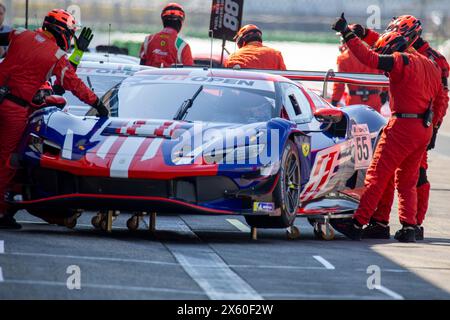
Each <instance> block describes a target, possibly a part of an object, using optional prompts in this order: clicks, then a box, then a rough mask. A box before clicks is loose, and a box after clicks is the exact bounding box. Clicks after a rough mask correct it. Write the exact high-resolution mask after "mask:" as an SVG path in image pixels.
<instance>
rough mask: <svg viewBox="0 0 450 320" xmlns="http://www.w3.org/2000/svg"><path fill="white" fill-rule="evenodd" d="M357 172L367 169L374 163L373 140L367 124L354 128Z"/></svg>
mask: <svg viewBox="0 0 450 320" xmlns="http://www.w3.org/2000/svg"><path fill="white" fill-rule="evenodd" d="M352 133H353V146H354V151H355V170H359V169H367V168H368V167H369V166H370V162H371V161H372V155H373V150H372V140H371V137H370V131H369V127H367V124H358V125H354V126H352Z"/></svg>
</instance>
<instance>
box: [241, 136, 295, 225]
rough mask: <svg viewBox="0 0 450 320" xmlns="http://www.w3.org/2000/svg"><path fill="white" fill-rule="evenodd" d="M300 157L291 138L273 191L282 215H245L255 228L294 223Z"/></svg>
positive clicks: (285, 149)
mask: <svg viewBox="0 0 450 320" xmlns="http://www.w3.org/2000/svg"><path fill="white" fill-rule="evenodd" d="M300 182H301V181H300V158H299V156H298V152H297V147H296V146H295V144H294V143H293V142H292V141H291V140H289V141H288V142H287V143H286V147H285V148H284V150H283V157H282V160H281V168H280V178H279V179H278V183H277V185H276V187H275V190H274V191H273V199H274V202H275V207H277V208H280V209H281V215H280V216H277V217H270V216H245V220H246V221H247V223H248V224H249V225H250V226H251V227H255V228H287V227H289V226H291V225H293V224H294V220H295V217H296V216H297V208H298V206H299V203H300Z"/></svg>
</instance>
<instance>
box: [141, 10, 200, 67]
mask: <svg viewBox="0 0 450 320" xmlns="http://www.w3.org/2000/svg"><path fill="white" fill-rule="evenodd" d="M185 17H186V15H185V13H184V10H183V7H182V6H181V5H179V4H178V3H169V4H168V5H166V6H165V7H164V8H163V10H162V12H161V19H162V23H163V26H164V29H162V30H161V31H160V32H158V33H155V34H152V35H149V36H147V37H146V38H145V41H144V43H143V44H142V46H141V52H140V57H141V65H146V66H151V67H156V68H160V67H163V68H165V67H170V66H172V65H173V64H182V65H184V66H192V65H194V60H193V59H192V53H191V47H190V46H189V44H188V43H187V42H186V41H184V40H183V39H181V38H180V37H179V36H178V33H179V32H180V31H181V28H182V27H183V23H184V19H185Z"/></svg>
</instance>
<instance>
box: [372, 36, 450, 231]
mask: <svg viewBox="0 0 450 320" xmlns="http://www.w3.org/2000/svg"><path fill="white" fill-rule="evenodd" d="M378 38H379V34H378V33H377V32H375V31H373V30H367V36H366V38H365V39H364V40H365V41H367V42H369V43H375V42H376V40H377V39H378ZM414 48H416V50H417V52H418V53H420V54H421V55H423V56H425V57H427V58H429V59H430V60H432V61H434V62H436V64H437V65H438V66H439V68H440V71H441V81H442V86H443V88H444V92H443V102H442V105H441V106H436V105H435V108H434V119H433V123H434V124H435V125H436V126H440V124H441V123H442V121H443V119H444V117H445V114H446V112H447V108H448V102H449V96H448V91H449V90H448V77H449V70H450V66H449V64H448V62H447V60H446V59H445V57H444V56H443V55H442V54H440V53H439V52H437V51H436V50H434V49H433V48H431V47H430V45H429V43H428V42H426V41H424V40H422V39H421V38H419V40H417V41H416V43H414ZM427 170H428V152H425V154H424V155H423V158H422V160H421V163H420V169H419V179H418V182H417V188H416V190H417V216H416V219H417V224H418V225H422V223H423V221H424V220H425V215H426V213H427V211H428V203H429V198H430V182H429V181H428V178H427ZM394 189H395V184H394V180H392V181H390V182H389V184H388V187H387V188H386V191H385V193H384V194H383V197H382V198H381V200H380V202H379V203H378V206H377V209H376V211H375V213H374V215H373V216H372V218H373V219H374V220H376V221H378V222H382V223H384V224H388V223H389V217H390V213H391V208H392V204H393V202H394Z"/></svg>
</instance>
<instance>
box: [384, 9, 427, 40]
mask: <svg viewBox="0 0 450 320" xmlns="http://www.w3.org/2000/svg"><path fill="white" fill-rule="evenodd" d="M386 31H397V32H400V33H401V35H402V36H404V37H405V38H406V39H407V40H408V47H409V46H412V45H413V44H414V42H416V41H417V39H419V37H420V36H421V35H422V23H421V22H420V20H419V19H417V18H416V17H414V16H411V15H403V16H399V17H394V18H392V20H391V22H390V23H389V25H388V27H387V28H386Z"/></svg>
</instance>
